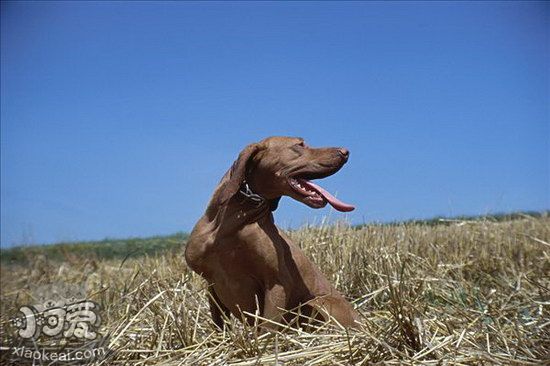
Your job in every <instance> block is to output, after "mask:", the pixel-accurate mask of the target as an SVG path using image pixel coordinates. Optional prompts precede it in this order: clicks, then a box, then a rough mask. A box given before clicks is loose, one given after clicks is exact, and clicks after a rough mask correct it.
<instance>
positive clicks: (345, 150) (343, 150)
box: [338, 147, 349, 159]
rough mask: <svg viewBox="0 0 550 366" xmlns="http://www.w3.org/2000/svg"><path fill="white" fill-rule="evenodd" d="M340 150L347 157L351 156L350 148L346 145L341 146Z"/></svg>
mask: <svg viewBox="0 0 550 366" xmlns="http://www.w3.org/2000/svg"><path fill="white" fill-rule="evenodd" d="M338 152H339V153H340V154H341V155H342V156H343V157H344V158H346V159H347V158H348V157H349V150H348V149H346V148H345V147H341V148H339V149H338Z"/></svg>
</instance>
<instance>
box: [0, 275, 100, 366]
mask: <svg viewBox="0 0 550 366" xmlns="http://www.w3.org/2000/svg"><path fill="white" fill-rule="evenodd" d="M31 292H32V298H33V299H36V302H35V303H34V304H26V305H23V306H21V307H20V308H19V310H18V312H17V314H16V315H15V316H13V317H12V318H11V319H10V324H11V327H12V330H13V333H12V336H11V339H10V341H11V342H10V347H7V348H6V347H3V351H6V350H7V351H9V355H6V353H5V352H3V353H2V358H1V361H7V363H8V364H10V363H11V364H14V365H15V364H18V365H19V364H31V365H35V364H46V365H61V364H63V365H82V364H90V363H92V362H97V361H99V360H101V359H102V358H104V357H105V356H107V354H108V352H107V351H108V350H107V347H106V344H107V342H106V337H104V336H103V335H102V334H100V332H99V327H100V325H101V315H100V311H101V307H100V306H99V304H97V303H96V302H94V301H91V300H89V299H87V298H86V291H85V289H84V288H83V287H81V286H78V285H73V284H66V283H53V284H48V285H45V286H40V287H36V288H35V289H33V290H32V291H31Z"/></svg>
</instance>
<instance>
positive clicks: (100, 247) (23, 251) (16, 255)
mask: <svg viewBox="0 0 550 366" xmlns="http://www.w3.org/2000/svg"><path fill="white" fill-rule="evenodd" d="M187 236H188V235H187V234H185V233H177V234H174V235H168V236H154V237H150V238H130V239H104V240H101V241H84V242H69V243H57V244H51V245H33V246H19V247H13V248H7V249H2V250H1V251H0V258H1V263H2V264H15V263H19V264H22V263H28V262H29V261H32V260H33V259H34V258H36V257H45V259H47V260H51V261H63V260H67V259H71V258H74V257H86V258H93V259H127V258H129V257H134V256H136V257H139V256H143V255H148V256H151V255H156V254H159V253H163V252H166V251H170V250H178V249H181V246H182V244H183V243H184V242H185V240H186V239H187Z"/></svg>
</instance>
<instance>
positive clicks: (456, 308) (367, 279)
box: [1, 215, 550, 366]
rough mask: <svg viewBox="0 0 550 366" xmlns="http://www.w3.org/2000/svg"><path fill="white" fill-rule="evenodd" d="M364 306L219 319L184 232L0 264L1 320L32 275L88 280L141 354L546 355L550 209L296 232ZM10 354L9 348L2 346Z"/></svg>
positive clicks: (412, 358) (432, 361) (398, 360)
mask: <svg viewBox="0 0 550 366" xmlns="http://www.w3.org/2000/svg"><path fill="white" fill-rule="evenodd" d="M290 236H291V237H292V239H293V240H294V241H295V242H297V243H299V244H300V246H301V247H302V248H303V250H304V251H305V252H306V253H307V254H308V256H309V257H310V258H311V259H312V261H313V262H315V263H316V264H317V265H318V266H319V267H320V268H321V269H322V271H323V272H324V274H325V275H326V276H327V277H328V278H329V279H330V280H331V282H332V283H333V284H335V285H336V287H337V288H338V289H339V290H340V291H341V292H342V293H343V294H345V296H346V297H347V298H348V299H349V300H350V301H351V302H352V303H353V305H354V306H355V307H356V308H357V310H358V311H359V312H360V314H361V316H362V320H361V322H362V326H361V329H358V330H346V329H342V328H341V327H339V326H338V325H337V324H334V323H327V324H325V325H323V326H321V327H320V328H318V329H311V330H310V331H309V332H305V331H303V330H300V329H286V328H284V327H281V328H280V330H279V331H270V332H263V331H262V329H263V327H262V324H264V323H265V322H268V321H269V320H266V319H262V318H260V317H257V324H255V325H254V326H244V325H242V324H241V323H240V322H239V321H238V320H237V319H235V318H234V317H232V318H231V319H228V323H229V324H228V326H227V327H226V328H225V330H224V331H223V332H220V331H218V330H217V329H216V328H215V326H214V324H213V323H212V321H211V319H210V315H209V309H208V303H207V296H208V295H207V288H206V283H205V282H204V281H203V280H202V278H201V277H199V276H198V275H196V274H194V273H192V272H191V271H190V270H189V269H188V268H187V266H186V264H185V261H184V257H183V246H182V247H181V248H178V249H175V250H169V251H165V252H163V253H161V254H156V255H153V256H143V257H138V258H134V257H130V258H126V259H122V260H121V259H101V258H94V257H93V256H90V255H87V256H85V257H79V256H78V255H70V256H67V257H66V258H64V260H63V261H61V262H59V261H53V260H50V259H47V258H46V257H44V256H40V255H33V256H32V258H28V260H29V261H28V263H19V264H17V263H13V264H4V265H2V268H1V276H2V277H1V278H2V282H1V283H2V288H1V311H2V313H1V332H2V335H1V336H2V342H3V343H5V342H6V340H7V338H8V337H9V336H10V332H12V330H11V328H10V325H9V318H10V316H12V315H13V314H14V312H16V311H17V308H18V307H19V306H20V305H21V304H25V303H31V302H32V299H31V298H30V289H31V288H32V287H33V286H36V285H40V284H46V283H51V282H56V281H63V282H66V283H81V284H86V288H87V296H88V298H89V299H91V300H93V301H95V302H97V303H99V304H101V306H102V309H101V316H102V324H101V328H100V332H101V333H102V334H103V335H107V334H108V335H109V339H108V342H109V349H110V350H111V352H110V353H109V355H108V357H107V358H106V359H103V360H102V361H100V362H99V363H100V364H104V365H110V364H114V365H116V364H120V365H122V364H129V365H130V364H131V365H226V364H230V365H243V366H244V365H351V364H353V365H367V364H368V365H372V364H387V365H409V364H410V365H413V364H419V365H420V364H425V365H498V364H502V365H535V364H543V363H545V362H548V361H549V360H550V358H549V354H550V312H549V310H550V277H549V274H550V218H548V217H547V216H546V215H543V216H542V217H538V218H533V217H527V216H526V217H524V218H521V219H517V220H508V221H501V222H494V221H491V220H476V221H468V220H464V221H462V220H457V221H448V222H445V223H444V224H440V225H427V224H421V223H409V224H396V225H367V226H363V227H350V226H349V225H346V224H342V223H339V224H333V225H321V226H319V227H304V228H302V229H300V230H296V231H292V232H290ZM4 359H6V358H4Z"/></svg>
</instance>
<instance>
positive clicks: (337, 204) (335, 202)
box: [300, 179, 355, 212]
mask: <svg viewBox="0 0 550 366" xmlns="http://www.w3.org/2000/svg"><path fill="white" fill-rule="evenodd" d="M300 183H302V185H306V186H309V187H310V188H313V189H314V190H316V191H317V192H319V193H320V194H321V196H323V197H324V198H325V199H326V200H327V201H328V203H330V205H331V206H332V207H334V208H335V209H337V210H338V211H342V212H349V211H353V210H355V206H352V205H348V204H347V203H344V202H342V201H340V200H339V199H338V198H336V197H334V196H333V195H332V194H330V193H328V192H327V191H325V190H324V189H323V188H321V187H319V186H318V185H317V184H314V183H312V182H310V181H308V180H305V179H300Z"/></svg>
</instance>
